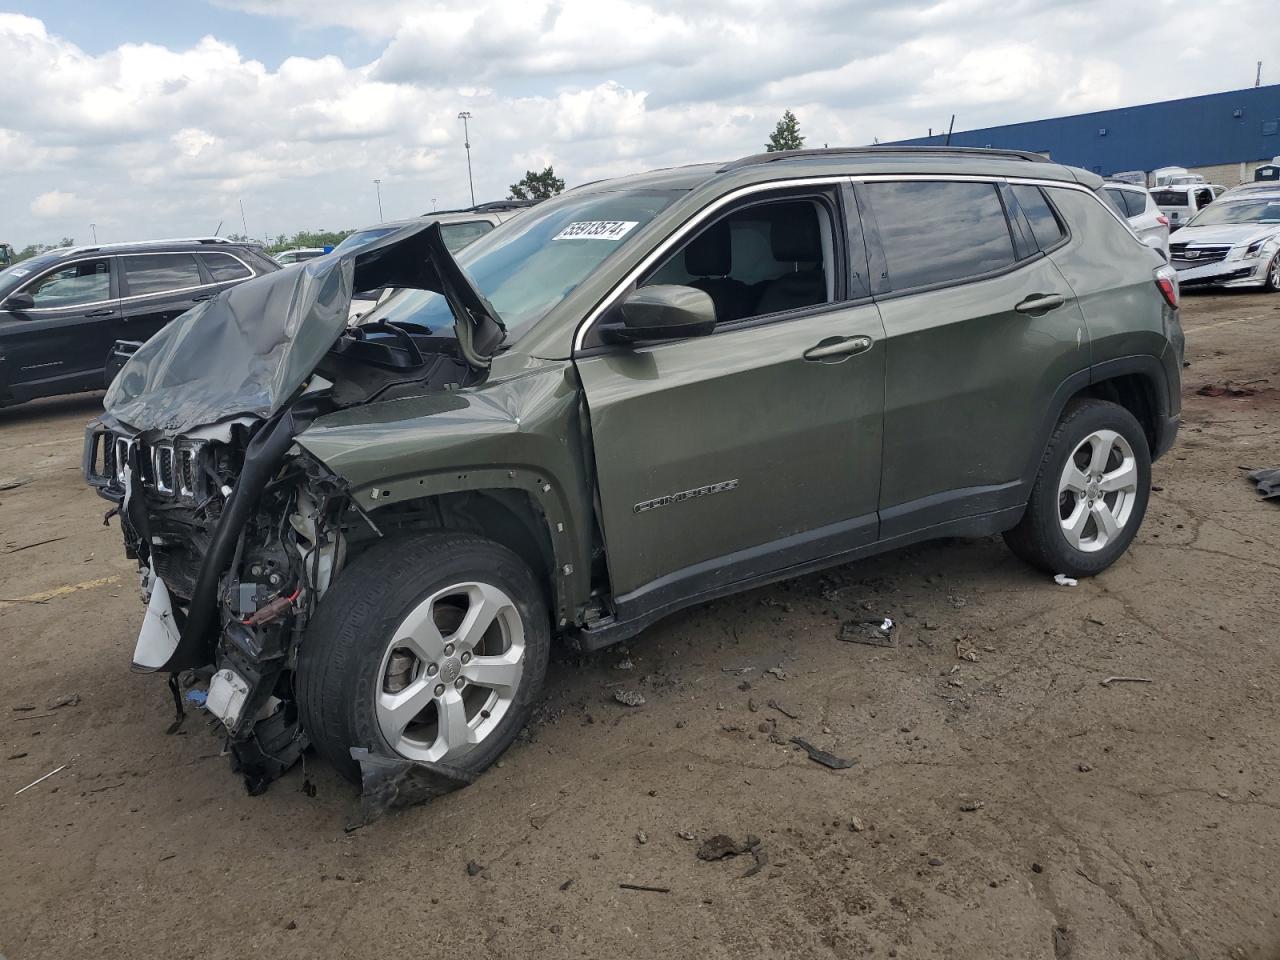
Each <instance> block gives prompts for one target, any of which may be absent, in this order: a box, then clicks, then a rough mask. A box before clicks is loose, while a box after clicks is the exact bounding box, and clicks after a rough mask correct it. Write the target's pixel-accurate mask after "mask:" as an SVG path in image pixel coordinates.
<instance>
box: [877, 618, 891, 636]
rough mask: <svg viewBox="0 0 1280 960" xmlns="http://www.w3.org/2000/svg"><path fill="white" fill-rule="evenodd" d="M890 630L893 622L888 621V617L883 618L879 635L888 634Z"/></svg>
mask: <svg viewBox="0 0 1280 960" xmlns="http://www.w3.org/2000/svg"><path fill="white" fill-rule="evenodd" d="M892 629H893V621H892V620H890V619H889V618H888V617H885V618H884V623H882V624H880V632H881V633H888V632H889V631H891V630H892Z"/></svg>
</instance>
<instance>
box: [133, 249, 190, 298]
mask: <svg viewBox="0 0 1280 960" xmlns="http://www.w3.org/2000/svg"><path fill="white" fill-rule="evenodd" d="M120 263H121V265H122V266H123V267H124V275H125V279H126V280H127V281H128V283H129V296H131V297H140V296H145V295H146V294H149V293H165V292H167V291H169V290H184V289H187V288H190V287H198V286H200V285H201V284H202V283H203V282H204V281H203V280H201V279H200V268H199V267H198V266H196V258H195V255H194V254H190V253H143V254H138V255H137V256H126V257H121V258H120Z"/></svg>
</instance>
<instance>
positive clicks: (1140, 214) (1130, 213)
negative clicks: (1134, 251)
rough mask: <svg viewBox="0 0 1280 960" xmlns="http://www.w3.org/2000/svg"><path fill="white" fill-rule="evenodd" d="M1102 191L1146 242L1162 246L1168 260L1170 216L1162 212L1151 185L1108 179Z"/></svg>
mask: <svg viewBox="0 0 1280 960" xmlns="http://www.w3.org/2000/svg"><path fill="white" fill-rule="evenodd" d="M1102 192H1103V195H1104V196H1105V197H1106V198H1107V199H1108V200H1110V201H1111V203H1112V204H1113V205H1114V206H1115V208H1116V210H1117V211H1118V212H1119V213H1120V216H1122V217H1124V218H1125V219H1126V220H1128V221H1129V226H1131V227H1132V228H1133V232H1134V233H1136V234H1137V235H1138V236H1139V237H1141V238H1142V242H1143V243H1145V244H1147V245H1148V246H1150V247H1154V248H1155V249H1156V250H1159V251H1160V252H1161V253H1163V254H1164V258H1165V259H1166V260H1168V259H1169V218H1168V217H1166V216H1165V215H1164V214H1163V213H1161V212H1160V208H1159V207H1158V206H1156V202H1155V200H1154V199H1152V197H1151V193H1150V192H1149V191H1148V190H1147V188H1146V187H1140V186H1138V185H1137V184H1136V183H1107V184H1104V185H1103V187H1102Z"/></svg>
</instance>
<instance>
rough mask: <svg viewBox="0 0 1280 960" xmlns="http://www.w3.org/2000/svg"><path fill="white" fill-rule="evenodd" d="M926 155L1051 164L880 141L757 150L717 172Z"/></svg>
mask: <svg viewBox="0 0 1280 960" xmlns="http://www.w3.org/2000/svg"><path fill="white" fill-rule="evenodd" d="M903 154H906V155H907V156H925V157H991V158H994V159H1001V160H1030V161H1031V162H1033V163H1051V162H1052V161H1051V160H1050V159H1049V158H1048V157H1046V156H1045V155H1044V154H1042V153H1033V152H1031V151H1030V150H995V149H992V148H990V147H924V146H911V145H907V146H901V147H895V146H892V145H890V144H879V145H877V146H872V147H822V148H818V149H814V150H775V151H773V152H772V153H756V154H752V155H751V156H749V157H743V158H742V159H740V160H734V161H733V162H732V163H728V164H725V165H724V166H723V167H721V168H720V169H719V170H718V171H717V172H718V173H726V172H728V171H730V170H740V169H742V168H743V167H754V166H757V165H759V164H762V163H776V162H778V161H779V160H808V159H810V158H820V157H831V158H833V159H834V158H837V157H877V156H895V155H896V156H901V155H903Z"/></svg>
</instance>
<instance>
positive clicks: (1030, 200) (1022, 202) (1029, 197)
mask: <svg viewBox="0 0 1280 960" xmlns="http://www.w3.org/2000/svg"><path fill="white" fill-rule="evenodd" d="M1013 195H1014V196H1015V197H1016V198H1017V200H1018V206H1020V207H1021V208H1022V212H1023V213H1025V214H1026V215H1027V219H1028V220H1029V221H1030V222H1031V232H1032V234H1034V235H1035V238H1036V243H1037V244H1038V245H1039V247H1040V249H1041V250H1048V249H1049V248H1050V247H1053V246H1055V245H1057V243H1058V242H1059V241H1060V240H1061V239H1062V238H1063V237H1065V236H1066V231H1065V230H1063V229H1062V224H1061V223H1060V222H1059V221H1058V217H1057V214H1055V213H1054V212H1053V207H1051V206H1049V201H1048V200H1046V199H1045V198H1044V193H1043V192H1042V191H1041V190H1040V188H1039V187H1033V186H1030V185H1029V184H1020V185H1018V186H1015V187H1014V188H1013ZM1121 215H1122V216H1124V215H1125V214H1124V211H1123V210H1121Z"/></svg>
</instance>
